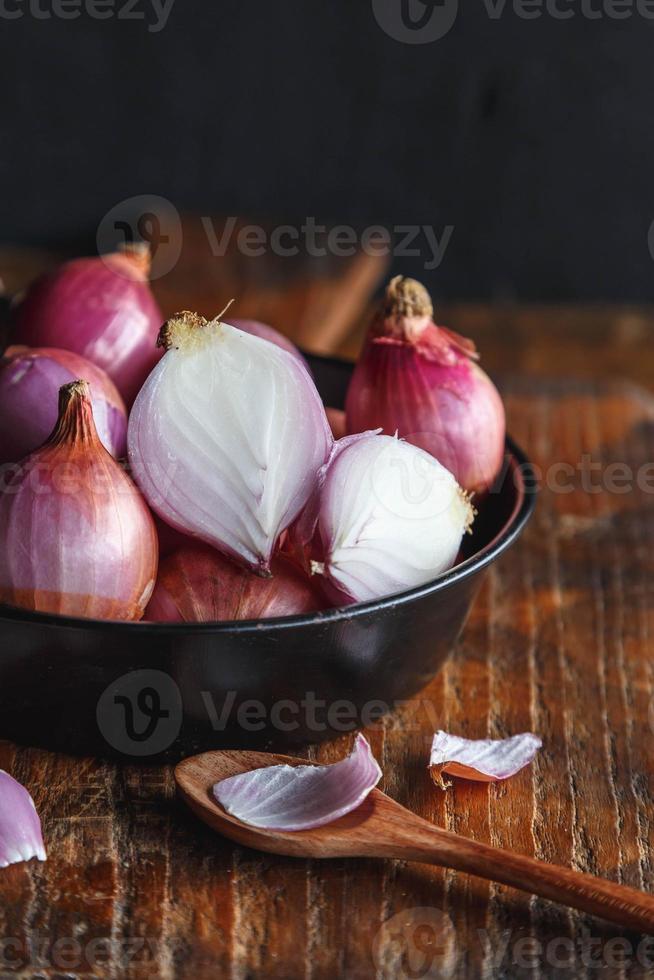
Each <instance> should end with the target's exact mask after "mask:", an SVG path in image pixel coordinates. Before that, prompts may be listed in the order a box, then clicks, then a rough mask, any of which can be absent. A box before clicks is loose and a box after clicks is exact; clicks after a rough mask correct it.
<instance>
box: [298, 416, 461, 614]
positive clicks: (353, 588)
mask: <svg viewBox="0 0 654 980" xmlns="http://www.w3.org/2000/svg"><path fill="white" fill-rule="evenodd" d="M474 514H475V511H474V509H473V508H472V506H471V504H470V501H469V499H468V496H467V495H466V494H465V493H464V492H463V491H462V490H461V488H460V487H459V486H458V484H457V482H456V480H455V479H454V477H453V475H452V474H451V473H450V472H449V471H448V470H446V469H445V467H443V466H442V465H441V464H440V463H439V462H438V461H437V460H436V459H434V457H433V456H431V455H430V454H428V453H426V452H425V451H424V450H422V449H419V448H418V447H416V446H413V445H411V444H410V443H407V442H403V441H402V440H399V439H397V438H392V437H390V436H385V435H379V434H378V433H376V432H368V433H361V434H358V435H354V436H347V437H346V438H345V439H342V440H340V441H339V442H338V443H336V445H335V447H334V450H333V451H332V456H331V458H330V460H329V462H328V463H327V464H326V466H325V467H324V469H323V470H322V471H321V474H320V476H319V489H318V490H317V492H316V493H315V494H314V496H313V497H312V499H311V501H310V503H309V505H308V506H307V508H306V510H305V512H304V514H303V515H302V517H301V518H300V520H299V521H298V522H297V524H296V525H295V527H294V528H293V538H294V542H295V549H296V552H297V550H298V548H299V547H302V546H304V547H305V549H306V548H307V547H313V549H314V554H315V548H316V547H318V550H319V552H320V557H321V560H320V561H316V560H315V559H314V560H313V562H312V565H313V571H314V573H316V574H319V575H322V576H324V577H325V578H326V580H327V582H328V583H329V586H330V588H331V593H330V595H331V597H333V598H334V600H335V601H337V600H338V599H339V598H340V601H341V602H342V603H347V602H367V601H370V600H373V599H379V598H382V597H383V596H387V595H394V594H396V593H400V592H405V591H407V590H408V589H411V588H416V587H418V586H420V585H424V584H426V583H427V582H430V581H432V580H433V579H435V578H436V577H437V576H438V575H440V574H441V573H442V572H444V571H447V569H449V568H451V567H452V565H453V564H454V562H455V561H456V558H457V555H458V552H459V548H460V544H461V539H462V537H463V535H464V534H465V532H466V531H468V530H469V529H470V526H471V524H472V522H473V519H474ZM316 530H317V534H316ZM316 539H317V542H318V543H317V545H316Z"/></svg>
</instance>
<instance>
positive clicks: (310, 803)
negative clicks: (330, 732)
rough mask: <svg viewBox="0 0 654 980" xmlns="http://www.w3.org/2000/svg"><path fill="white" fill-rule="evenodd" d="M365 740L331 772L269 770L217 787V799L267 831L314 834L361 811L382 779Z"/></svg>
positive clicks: (298, 768)
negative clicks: (359, 808) (321, 828)
mask: <svg viewBox="0 0 654 980" xmlns="http://www.w3.org/2000/svg"><path fill="white" fill-rule="evenodd" d="M381 776H382V771H381V769H380V768H379V765H378V763H377V761H376V760H375V758H374V756H373V754H372V752H371V751H370V745H369V744H368V742H367V741H366V739H365V738H364V737H363V735H361V734H359V735H357V737H356V741H355V743H354V749H353V750H352V752H351V753H350V755H349V756H347V758H346V759H341V761H340V762H335V763H333V764H332V765H330V766H311V765H306V766H288V765H282V766H269V767H267V768H264V769H253V770H252V771H250V772H244V773H240V774H239V775H238V776H230V777H229V778H228V779H223V780H221V782H219V783H216V785H215V786H214V788H213V795H214V796H215V798H216V800H217V801H218V803H220V805H221V806H222V807H223V808H224V809H225V810H226V811H227V812H228V813H230V814H231V815H232V816H233V817H236V818H237V819H238V820H242V821H243V823H247V824H250V825H251V826H252V827H263V828H265V829H267V830H287V831H295V830H311V829H312V828H313V827H322V826H324V825H325V824H328V823H332V822H333V821H334V820H338V818H339V817H343V816H345V814H346V813H350V812H351V811H352V810H355V809H356V808H357V807H358V806H360V805H361V804H362V803H363V801H364V800H365V798H366V797H367V796H368V794H369V793H370V791H371V790H372V789H374V788H375V786H376V785H377V783H378V782H379V780H380V779H381Z"/></svg>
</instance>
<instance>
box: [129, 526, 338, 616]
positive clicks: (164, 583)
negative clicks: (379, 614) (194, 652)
mask: <svg viewBox="0 0 654 980" xmlns="http://www.w3.org/2000/svg"><path fill="white" fill-rule="evenodd" d="M271 573H272V574H271V577H270V578H262V577H261V576H260V575H255V574H254V573H253V572H251V571H250V570H249V569H247V568H243V567H242V566H240V565H237V564H236V563H235V562H233V561H232V560H231V559H229V558H226V557H225V556H224V555H221V554H220V553H219V552H217V551H215V550H214V549H213V548H210V547H209V546H208V545H196V546H194V547H186V548H182V549H180V550H179V551H176V552H175V553H174V554H172V555H170V556H169V557H168V558H166V559H165V560H164V561H162V563H161V565H160V568H159V575H158V577H157V584H156V586H155V588H154V592H153V593H152V598H151V600H150V604H149V606H148V608H147V609H146V612H145V618H146V619H147V620H149V621H150V622H160V623H162V622H166V623H209V622H227V621H234V620H244V619H250V620H252V619H268V618H271V617H277V616H298V615H302V614H306V613H312V612H318V611H319V610H320V609H322V608H324V607H325V604H326V603H325V601H324V599H323V598H322V597H321V595H320V593H319V591H318V588H317V585H315V584H312V583H311V581H310V579H309V578H308V577H307V576H305V575H303V573H302V572H301V571H300V570H299V569H296V568H295V566H293V565H292V564H291V563H290V562H289V561H285V560H284V559H283V558H277V559H274V560H273V562H272V566H271Z"/></svg>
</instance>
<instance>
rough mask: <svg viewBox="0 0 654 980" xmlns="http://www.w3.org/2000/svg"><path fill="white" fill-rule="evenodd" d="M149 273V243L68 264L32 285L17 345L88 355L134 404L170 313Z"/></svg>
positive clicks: (23, 306) (23, 308) (19, 311)
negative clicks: (160, 303) (163, 308)
mask: <svg viewBox="0 0 654 980" xmlns="http://www.w3.org/2000/svg"><path fill="white" fill-rule="evenodd" d="M149 274H150V251H149V249H148V247H147V246H145V245H129V246H126V247H125V248H123V249H122V250H121V251H119V252H115V253H113V254H111V255H102V256H100V257H95V258H83V259H74V260H73V261H71V262H66V263H65V264H64V265H62V266H61V267H60V268H58V269H56V270H55V271H54V272H52V273H50V274H48V275H46V276H42V277H41V278H40V279H37V281H36V282H35V283H33V284H32V285H31V286H30V288H29V289H28V291H27V294H26V296H25V298H24V299H23V301H22V302H21V304H20V305H19V307H18V309H17V311H16V324H15V341H16V343H20V344H26V345H27V346H29V347H60V348H61V347H63V348H64V349H65V350H70V351H73V352H75V353H77V354H81V355H82V356H83V357H86V358H88V360H89V361H92V362H93V363H94V364H97V365H98V367H101V368H103V369H104V370H105V371H106V372H107V374H108V375H109V376H110V377H111V379H112V380H113V381H114V382H115V384H116V387H117V388H118V390H119V391H120V393H121V395H122V396H123V398H124V399H125V401H126V402H127V404H128V405H131V404H132V402H133V401H134V398H135V397H136V394H137V392H138V390H139V388H140V387H141V385H142V384H143V382H144V381H145V379H146V377H147V376H148V374H149V373H150V371H151V370H152V368H153V366H154V365H155V364H156V362H157V360H158V359H159V353H158V351H157V349H156V342H157V333H158V331H159V328H160V326H161V323H162V320H163V317H162V315H161V312H160V310H159V307H158V305H157V302H156V300H155V298H154V296H153V295H152V292H151V290H150V286H149V283H148V276H149Z"/></svg>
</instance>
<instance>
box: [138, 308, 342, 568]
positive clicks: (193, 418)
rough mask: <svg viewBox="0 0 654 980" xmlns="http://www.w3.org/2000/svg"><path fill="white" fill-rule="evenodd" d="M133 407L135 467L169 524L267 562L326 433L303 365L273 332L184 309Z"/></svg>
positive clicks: (305, 491)
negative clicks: (255, 332) (270, 336)
mask: <svg viewBox="0 0 654 980" xmlns="http://www.w3.org/2000/svg"><path fill="white" fill-rule="evenodd" d="M159 343H160V344H161V345H162V346H163V347H165V349H166V353H165V355H164V357H163V358H162V360H161V362H160V363H159V364H158V365H157V367H156V368H155V369H154V371H153V372H152V374H151V375H150V377H149V378H148V380H147V381H146V383H145V385H144V386H143V388H142V390H141V392H140V394H139V396H138V398H137V400H136V403H135V405H134V409H133V411H132V414H131V417H130V422H129V430H128V447H129V458H130V463H131V466H132V472H133V473H134V475H135V478H136V480H137V482H138V484H139V486H140V487H141V489H142V491H143V493H144V494H145V496H146V498H147V500H148V501H149V503H150V506H151V507H152V508H153V509H154V510H155V511H157V513H158V514H159V515H160V516H161V517H162V518H163V519H164V520H165V521H166V522H167V523H168V524H170V525H171V526H172V527H174V528H176V529H177V530H180V531H184V532H186V533H188V534H191V535H193V536H195V537H197V538H199V539H201V540H203V541H205V542H206V543H207V544H210V545H213V546H214V547H216V548H218V549H219V550H220V551H223V552H224V553H225V554H228V555H231V556H232V557H234V558H235V559H236V560H237V561H241V562H243V563H245V564H246V565H248V566H250V567H251V568H252V569H254V570H255V571H258V572H261V573H263V574H267V573H268V572H269V570H270V561H271V558H272V554H273V551H274V549H275V546H276V545H277V542H278V539H279V537H280V535H281V533H282V532H283V531H284V530H285V528H287V527H288V526H289V524H291V522H292V521H293V520H294V519H295V518H296V517H297V515H298V514H299V512H300V510H301V509H302V508H303V507H304V505H305V503H306V501H307V500H308V498H309V495H310V494H311V492H312V490H313V488H314V485H315V480H316V474H317V472H318V470H319V469H320V467H321V466H322V465H323V464H324V462H325V460H326V459H327V457H328V456H329V452H330V450H331V446H332V442H333V440H332V435H331V431H330V429H329V425H328V423H327V419H326V416H325V410H324V408H323V405H322V402H321V401H320V397H319V395H318V392H317V391H316V388H315V386H314V384H313V381H312V380H311V378H310V376H309V373H308V372H307V370H306V368H305V367H304V366H303V365H302V364H301V363H300V362H299V361H298V360H297V358H296V357H294V356H292V355H291V354H289V353H287V352H286V351H284V350H281V349H280V348H279V347H278V346H276V345H275V344H271V343H270V342H269V341H267V340H262V339H261V338H259V337H254V336H251V335H250V334H247V333H244V332H243V331H242V330H238V329H236V328H235V327H232V326H230V325H229V324H227V323H221V322H220V320H213V321H211V322H208V321H207V320H205V319H204V317H200V316H198V315H197V314H194V313H180V314H178V315H177V316H175V317H174V318H173V319H172V320H169V321H168V322H167V323H165V324H164V326H163V327H162V330H161V334H160V337H159Z"/></svg>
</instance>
